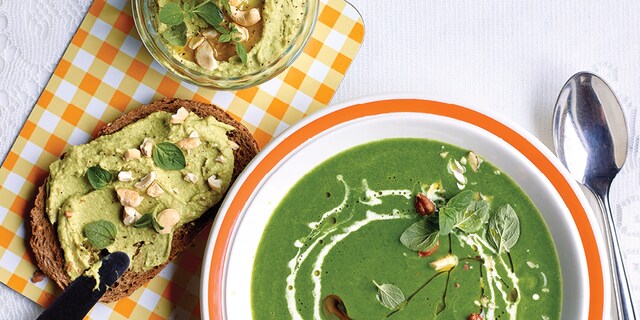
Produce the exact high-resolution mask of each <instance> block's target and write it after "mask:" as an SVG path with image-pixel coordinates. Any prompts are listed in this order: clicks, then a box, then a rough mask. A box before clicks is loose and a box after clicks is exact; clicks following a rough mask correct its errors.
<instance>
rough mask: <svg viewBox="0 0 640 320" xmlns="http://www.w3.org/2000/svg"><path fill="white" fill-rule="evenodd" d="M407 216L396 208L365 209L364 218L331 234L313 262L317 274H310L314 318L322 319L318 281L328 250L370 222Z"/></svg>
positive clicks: (319, 284) (405, 217)
mask: <svg viewBox="0 0 640 320" xmlns="http://www.w3.org/2000/svg"><path fill="white" fill-rule="evenodd" d="M408 218H411V217H410V216H408V215H401V214H400V212H399V211H398V210H393V213H392V214H379V213H375V212H373V211H371V210H367V215H366V218H365V219H362V220H359V221H356V222H354V223H352V224H351V225H349V226H348V227H346V228H344V229H343V230H342V231H343V232H342V233H340V234H335V235H333V236H331V241H330V242H329V243H328V244H326V245H325V246H324V247H323V248H322V250H320V253H319V254H318V256H317V258H316V261H315V262H314V264H313V270H314V273H316V271H319V273H318V275H317V276H316V275H314V274H312V275H311V278H312V279H313V317H314V319H322V318H321V316H320V305H321V304H320V299H321V291H322V284H321V282H320V281H321V274H322V265H323V264H324V260H325V258H326V257H327V255H328V254H329V252H331V250H332V249H333V247H334V246H335V245H336V244H338V243H339V242H340V241H342V240H344V239H345V238H347V237H348V236H349V235H351V234H352V233H354V232H356V231H358V230H360V228H362V227H364V226H366V225H368V224H369V223H371V222H374V221H383V220H394V219H408Z"/></svg>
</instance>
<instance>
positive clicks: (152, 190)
mask: <svg viewBox="0 0 640 320" xmlns="http://www.w3.org/2000/svg"><path fill="white" fill-rule="evenodd" d="M163 193H164V190H163V189H162V188H161V187H160V185H158V184H157V183H155V182H154V183H152V184H151V185H150V186H149V188H147V194H148V195H149V196H150V197H152V198H157V197H159V196H161V195H162V194H163Z"/></svg>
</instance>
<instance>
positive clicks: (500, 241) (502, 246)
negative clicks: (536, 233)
mask: <svg viewBox="0 0 640 320" xmlns="http://www.w3.org/2000/svg"><path fill="white" fill-rule="evenodd" d="M487 233H488V236H487V239H488V240H489V243H491V244H492V245H493V246H494V248H495V249H496V250H497V251H498V253H502V252H504V251H506V252H509V251H510V250H511V248H513V247H514V246H515V245H516V243H517V242H518V239H519V238H520V219H518V215H517V214H516V212H515V211H514V210H513V208H512V207H511V206H510V205H508V204H506V205H504V206H502V207H500V209H498V212H496V213H495V214H494V215H493V216H491V218H490V219H489V228H488V230H487Z"/></svg>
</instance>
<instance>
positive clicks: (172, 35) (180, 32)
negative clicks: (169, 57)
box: [162, 22, 187, 47]
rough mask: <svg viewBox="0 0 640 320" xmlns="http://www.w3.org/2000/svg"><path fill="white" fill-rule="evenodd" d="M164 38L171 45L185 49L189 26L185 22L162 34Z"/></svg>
mask: <svg viewBox="0 0 640 320" xmlns="http://www.w3.org/2000/svg"><path fill="white" fill-rule="evenodd" d="M162 37H163V38H164V39H165V40H167V42H169V44H171V45H174V46H180V47H183V46H184V45H186V44H187V25H186V24H184V22H183V23H180V24H178V25H175V26H171V27H169V28H167V29H166V30H164V32H162Z"/></svg>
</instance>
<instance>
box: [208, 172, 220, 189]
mask: <svg viewBox="0 0 640 320" xmlns="http://www.w3.org/2000/svg"><path fill="white" fill-rule="evenodd" d="M207 183H208V184H209V187H211V190H213V191H215V192H220V190H222V180H221V179H218V177H216V175H212V176H211V177H209V179H207Z"/></svg>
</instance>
